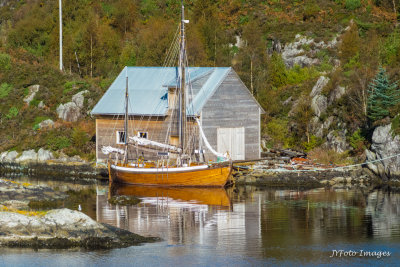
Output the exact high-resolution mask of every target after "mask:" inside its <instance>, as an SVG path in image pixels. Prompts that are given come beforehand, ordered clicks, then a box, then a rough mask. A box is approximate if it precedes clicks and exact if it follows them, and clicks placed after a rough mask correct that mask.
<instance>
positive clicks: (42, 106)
mask: <svg viewBox="0 0 400 267" xmlns="http://www.w3.org/2000/svg"><path fill="white" fill-rule="evenodd" d="M44 107H45V105H44V103H43V100H42V101H40V102H39V104H38V108H44Z"/></svg>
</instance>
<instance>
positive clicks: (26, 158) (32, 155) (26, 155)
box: [15, 149, 37, 163]
mask: <svg viewBox="0 0 400 267" xmlns="http://www.w3.org/2000/svg"><path fill="white" fill-rule="evenodd" d="M34 161H37V153H36V152H35V150H33V149H31V150H26V151H24V152H22V155H21V156H19V157H18V158H17V159H16V160H15V162H18V163H20V162H34Z"/></svg>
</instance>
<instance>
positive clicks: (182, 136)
mask: <svg viewBox="0 0 400 267" xmlns="http://www.w3.org/2000/svg"><path fill="white" fill-rule="evenodd" d="M181 5H182V11H181V12H182V14H181V42H180V53H179V68H180V72H181V75H180V94H179V96H180V99H179V100H180V101H179V102H180V106H179V109H180V112H179V115H180V118H179V119H180V120H179V146H180V148H181V149H182V153H184V149H185V148H186V145H187V138H186V121H187V119H186V94H185V56H186V53H185V52H186V51H185V7H184V6H183V0H181Z"/></svg>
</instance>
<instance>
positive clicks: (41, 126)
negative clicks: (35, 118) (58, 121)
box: [39, 119, 54, 129]
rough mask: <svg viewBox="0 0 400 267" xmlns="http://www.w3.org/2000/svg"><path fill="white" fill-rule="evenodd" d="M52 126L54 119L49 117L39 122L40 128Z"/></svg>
mask: <svg viewBox="0 0 400 267" xmlns="http://www.w3.org/2000/svg"><path fill="white" fill-rule="evenodd" d="M53 127H54V121H52V120H51V119H47V120H44V121H42V122H41V123H39V128H40V129H48V128H53Z"/></svg>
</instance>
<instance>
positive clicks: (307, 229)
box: [97, 186, 400, 262]
mask: <svg viewBox="0 0 400 267" xmlns="http://www.w3.org/2000/svg"><path fill="white" fill-rule="evenodd" d="M113 192H114V194H119V195H133V196H136V197H138V198H140V199H141V200H142V202H141V203H140V204H138V205H136V206H119V205H116V206H114V205H110V204H109V203H108V202H107V197H108V196H107V192H99V194H98V195H97V219H98V220H99V221H101V222H105V223H109V224H112V225H115V226H118V227H121V228H124V229H127V230H129V231H132V232H135V233H138V234H141V235H146V236H149V235H153V236H154V235H156V236H160V237H162V238H163V239H164V240H166V241H167V242H168V244H169V245H185V246H190V245H199V246H204V247H209V248H212V249H213V250H215V252H216V253H220V254H225V255H245V256H250V257H256V258H273V259H276V260H278V261H286V260H288V259H296V261H297V260H299V261H306V262H308V261H311V262H314V261H317V262H319V261H320V260H322V262H326V261H327V260H328V257H329V255H330V253H331V251H332V249H344V247H345V246H348V245H349V244H351V246H352V248H353V249H361V248H363V247H365V246H369V245H371V241H379V242H383V243H386V242H388V243H392V242H393V241H398V240H399V237H400V233H399V230H400V220H399V219H400V209H399V205H398V204H400V203H399V201H400V194H398V193H388V192H386V193H385V192H383V191H372V192H363V191H361V190H328V189H315V190H309V191H300V190H299V191H296V190H272V189H260V188H255V187H240V188H237V189H235V190H232V189H231V190H229V191H225V190H224V189H183V188H174V189H166V188H152V187H136V186H135V187H134V186H130V187H119V188H117V189H115V190H114V191H113ZM204 247H203V248H204ZM191 249H193V248H191ZM183 250H184V249H183ZM215 252H214V253H215ZM182 253H183V252H182ZM191 253H193V252H191ZM323 259H325V260H323Z"/></svg>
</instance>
